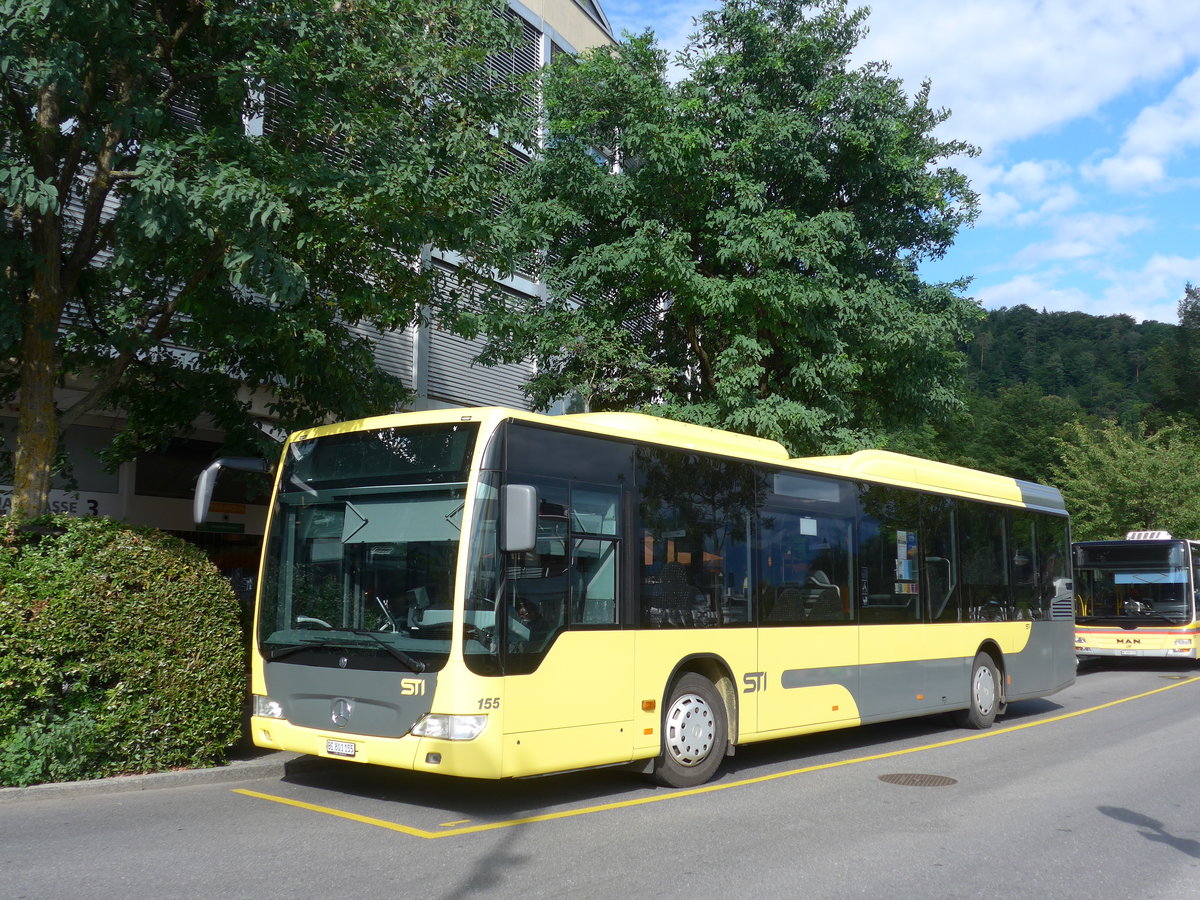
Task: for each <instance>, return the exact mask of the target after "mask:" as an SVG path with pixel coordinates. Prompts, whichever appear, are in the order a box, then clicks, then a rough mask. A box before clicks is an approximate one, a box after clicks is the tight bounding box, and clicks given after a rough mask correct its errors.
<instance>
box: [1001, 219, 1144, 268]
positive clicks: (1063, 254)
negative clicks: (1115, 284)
mask: <svg viewBox="0 0 1200 900" xmlns="http://www.w3.org/2000/svg"><path fill="white" fill-rule="evenodd" d="M1153 225H1154V223H1153V222H1152V221H1150V220H1149V219H1144V218H1140V217H1135V216H1123V215H1118V214H1115V213H1086V214H1082V215H1078V216H1069V217H1064V218H1061V219H1058V220H1057V221H1055V222H1054V223H1053V228H1054V233H1053V235H1052V236H1051V238H1050V240H1048V241H1043V242H1040V243H1036V244H1030V245H1029V246H1028V247H1026V248H1025V249H1024V250H1022V251H1021V252H1020V253H1018V254H1017V256H1016V262H1018V263H1021V264H1033V263H1043V262H1054V261H1057V260H1076V259H1086V258H1088V257H1094V256H1099V255H1101V254H1112V253H1113V252H1114V251H1115V250H1116V249H1117V248H1119V247H1120V246H1121V244H1122V242H1123V241H1124V240H1125V239H1126V238H1128V237H1129V236H1131V235H1134V234H1137V233H1138V232H1140V231H1145V230H1147V229H1149V228H1152V227H1153Z"/></svg>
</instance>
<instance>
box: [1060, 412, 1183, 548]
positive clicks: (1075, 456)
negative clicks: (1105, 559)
mask: <svg viewBox="0 0 1200 900" xmlns="http://www.w3.org/2000/svg"><path fill="white" fill-rule="evenodd" d="M1061 454H1062V462H1061V463H1060V464H1058V465H1056V466H1054V467H1053V468H1052V471H1051V477H1052V480H1053V483H1054V484H1055V485H1056V486H1057V487H1058V488H1059V489H1060V490H1061V491H1062V492H1063V496H1064V497H1065V499H1066V501H1067V508H1068V509H1069V510H1070V511H1071V515H1072V530H1073V532H1074V537H1075V539H1076V540H1104V539H1111V538H1119V537H1122V536H1123V535H1125V534H1126V533H1127V532H1129V531H1137V530H1158V529H1161V530H1165V531H1169V532H1171V533H1172V534H1174V535H1176V536H1179V537H1192V536H1194V535H1198V534H1200V436H1198V435H1197V434H1196V432H1195V431H1194V430H1193V429H1191V428H1189V427H1188V426H1186V425H1183V424H1179V423H1175V424H1171V425H1167V426H1165V427H1163V428H1161V429H1159V430H1158V431H1156V432H1154V433H1147V432H1146V430H1145V429H1144V428H1140V427H1139V428H1138V429H1136V430H1133V431H1131V430H1129V429H1126V428H1122V427H1121V426H1120V425H1119V424H1118V423H1116V422H1113V421H1109V422H1107V423H1105V424H1104V425H1103V426H1102V427H1101V428H1098V429H1097V428H1091V427H1088V426H1087V425H1085V424H1083V423H1073V424H1071V425H1069V426H1068V427H1067V430H1066V434H1065V436H1064V437H1063V438H1062V439H1061Z"/></svg>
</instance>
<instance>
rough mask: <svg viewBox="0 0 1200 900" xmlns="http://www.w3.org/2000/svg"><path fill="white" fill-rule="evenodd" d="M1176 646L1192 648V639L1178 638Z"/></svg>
mask: <svg viewBox="0 0 1200 900" xmlns="http://www.w3.org/2000/svg"><path fill="white" fill-rule="evenodd" d="M1175 646H1176V647H1190V646H1192V639H1191V638H1176V640H1175Z"/></svg>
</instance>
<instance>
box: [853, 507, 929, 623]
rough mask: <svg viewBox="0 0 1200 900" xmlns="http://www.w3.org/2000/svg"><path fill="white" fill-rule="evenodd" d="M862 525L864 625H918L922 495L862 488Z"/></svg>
mask: <svg viewBox="0 0 1200 900" xmlns="http://www.w3.org/2000/svg"><path fill="white" fill-rule="evenodd" d="M861 497H862V516H861V518H860V519H859V552H860V553H861V558H860V561H859V566H860V567H861V577H860V579H859V580H860V584H859V617H860V620H861V622H862V623H863V624H864V625H867V624H872V623H877V624H901V623H908V622H920V621H921V620H922V616H923V615H924V597H923V595H922V594H921V571H920V563H921V558H922V557H921V554H922V542H921V528H920V524H921V508H920V505H921V495H920V494H917V493H916V492H915V491H904V490H900V489H898V488H889V487H881V486H879V485H864V486H863V488H862V494H861Z"/></svg>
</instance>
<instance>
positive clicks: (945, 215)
mask: <svg viewBox="0 0 1200 900" xmlns="http://www.w3.org/2000/svg"><path fill="white" fill-rule="evenodd" d="M865 15H866V13H865V11H859V12H855V13H852V14H848V13H847V12H846V10H845V7H844V5H843V4H842V3H839V2H833V0H823V2H817V3H813V2H805V0H727V2H726V3H725V4H724V5H723V6H722V7H721V8H720V9H719V10H716V11H714V12H709V13H705V14H704V15H703V16H702V17H701V18H700V21H699V31H698V33H697V34H696V35H695V36H694V37H693V38H692V40H691V43H690V44H689V45H688V47H687V49H686V50H685V51H684V52H683V53H682V54H681V55H680V56H679V57H678V59H677V65H678V67H679V69H680V70H681V71H682V77H681V78H680V79H679V80H678V81H676V82H672V81H671V79H670V78H669V77H668V72H667V59H666V54H665V53H664V52H663V51H662V50H660V49H659V48H658V47H657V46H656V44H655V42H654V38H653V36H652V35H650V34H649V33H646V34H643V35H641V36H636V37H633V36H628V35H627V36H626V38H625V40H624V41H623V42H622V43H621V44H620V45H619V46H618V47H616V48H603V49H598V50H595V51H593V52H591V53H590V54H585V56H584V58H583V59H581V60H579V61H578V62H576V61H573V60H567V61H564V62H563V63H561V64H559V65H556V66H554V67H553V68H552V70H551V71H550V72H549V73H548V74H547V75H546V76H545V79H544V85H543V86H544V96H545V103H546V110H547V122H546V128H545V134H546V137H545V150H544V154H543V155H542V156H541V157H540V158H539V159H538V160H536V161H535V162H534V163H533V164H532V165H531V166H530V167H529V169H528V171H527V173H526V180H525V182H524V184H525V191H524V192H523V193H522V195H521V200H522V202H521V203H520V204H518V205H517V207H516V208H517V209H518V210H519V211H520V212H521V213H522V214H523V216H524V218H523V219H521V221H522V223H523V225H530V224H532V226H533V227H536V229H538V230H540V233H541V234H543V235H544V239H543V241H542V242H541V243H540V244H539V245H540V246H544V247H549V248H550V250H549V252H547V253H545V254H543V255H541V256H540V257H538V258H537V259H535V260H534V261H533V263H534V264H537V266H538V270H539V271H540V272H541V273H542V274H544V276H545V278H546V280H547V282H548V284H549V286H550V291H551V297H550V299H549V300H548V301H545V302H543V303H542V304H541V305H540V306H535V307H533V308H520V309H510V310H509V313H508V317H507V319H504V320H503V321H502V323H501V324H502V327H501V328H500V329H499V331H498V332H497V337H498V339H499V340H502V341H503V343H504V348H505V349H504V350H503V351H501V352H499V356H501V357H503V358H509V359H516V358H520V357H524V356H529V357H532V358H534V359H535V360H537V361H538V362H539V364H540V371H541V372H542V373H543V376H544V377H543V379H542V381H541V382H539V383H538V385H537V391H536V393H535V395H536V396H537V397H538V399H539V400H544V398H545V397H546V395H547V394H548V393H550V389H549V386H548V381H547V378H546V377H545V373H549V372H556V373H559V374H560V375H561V376H562V377H561V379H560V380H559V382H558V384H557V393H559V394H566V393H569V392H570V391H572V390H577V389H586V390H588V391H589V392H590V395H591V398H592V406H593V407H594V408H614V407H622V408H628V407H641V408H643V409H646V410H648V411H655V412H660V413H662V414H667V415H671V416H673V417H676V418H679V419H683V420H687V421H693V422H698V423H701V424H707V425H719V426H724V427H728V428H732V429H735V430H739V431H744V432H749V433H753V434H758V435H760V436H763V437H769V438H775V439H778V440H782V441H784V442H785V443H786V444H787V445H788V446H789V447H790V448H791V449H792V450H793V451H794V452H798V453H799V452H815V451H819V450H829V449H841V448H845V447H848V446H855V445H861V444H863V443H865V442H868V441H871V440H874V439H875V438H876V436H877V435H878V434H880V433H882V432H883V431H884V430H886V429H887V428H889V427H891V426H892V425H893V424H895V423H902V422H908V421H920V420H922V419H924V418H926V417H928V416H931V415H932V416H935V417H937V416H944V415H945V414H947V413H948V412H949V411H950V410H952V409H953V408H954V407H955V406H956V404H957V402H958V400H957V378H958V374H959V369H960V366H961V356H960V354H959V353H958V351H957V348H956V346H955V340H956V338H959V337H962V336H964V335H965V333H966V332H967V330H968V329H969V328H970V327H971V326H972V324H973V323H974V322H975V321H976V319H977V318H978V316H979V310H978V307H977V306H976V305H975V304H974V303H973V302H971V301H970V300H968V299H965V298H963V297H961V296H960V295H959V292H958V291H959V289H960V288H961V287H962V285H961V284H927V283H925V282H923V281H922V280H921V277H920V275H919V272H918V267H919V265H920V263H921V262H922V261H924V260H927V259H931V258H935V257H938V256H940V255H942V254H943V253H944V252H945V250H946V249H947V248H948V247H949V245H950V243H951V241H952V239H953V237H954V235H955V233H956V232H957V230H958V229H959V228H960V227H961V226H963V225H965V224H967V223H968V222H970V221H971V220H972V219H973V218H974V216H975V213H976V195H975V194H974V192H972V191H971V189H970V187H969V186H968V184H967V181H966V179H965V177H964V176H963V175H962V174H961V173H959V172H957V171H956V170H954V169H953V168H949V167H947V166H945V165H943V161H944V160H945V159H946V158H947V157H951V156H954V155H956V154H970V153H973V152H974V150H973V148H971V147H969V146H968V145H966V144H963V143H960V142H956V141H942V140H939V139H937V138H935V137H933V135H932V132H933V130H934V128H935V127H936V126H938V125H939V124H940V123H942V122H943V121H944V120H945V119H946V118H947V115H948V114H947V113H945V112H944V111H938V110H934V109H931V108H930V107H929V105H928V85H924V86H923V87H922V88H921V89H920V90H918V91H917V92H916V94H915V96H914V97H913V98H912V99H911V100H909V99H908V98H907V97H906V95H905V93H904V91H903V89H902V86H901V84H900V83H899V82H898V81H896V80H895V79H893V78H891V77H889V75H888V69H887V66H886V65H884V64H881V63H871V64H868V65H865V66H863V67H861V68H858V69H851V68H850V67H849V64H848V59H849V55H850V52H851V51H852V50H853V48H854V46H855V44H856V43H857V41H858V40H859V38H860V37H861V35H862V33H863V22H864V17H865ZM545 317H549V318H551V319H552V320H553V321H555V322H556V323H559V325H558V327H555V328H554V329H548V330H541V323H542V322H543V321H544V320H545ZM572 318H574V319H576V320H577V321H579V322H580V323H584V324H585V325H586V326H587V327H595V324H596V322H598V321H601V322H604V323H607V324H606V327H605V328H604V329H602V330H603V331H604V332H605V333H606V334H614V333H615V332H616V330H617V329H618V328H624V329H625V331H626V342H627V344H626V351H627V352H626V353H625V357H626V358H627V359H628V360H629V361H630V363H631V365H632V366H633V367H634V370H629V369H626V370H624V371H625V372H626V374H628V375H631V377H629V378H619V379H615V381H614V384H615V387H614V389H613V390H611V391H608V390H605V389H604V388H603V386H602V385H601V386H600V387H599V388H598V387H597V382H596V380H595V379H594V378H592V376H591V375H590V374H588V373H589V369H588V367H587V366H586V365H585V364H584V362H583V361H581V360H580V359H579V356H580V354H581V353H585V352H586V349H585V348H581V347H579V346H578V345H577V344H573V343H572V342H570V341H564V340H563V339H562V335H563V333H564V332H569V331H570V328H569V327H565V328H564V327H562V323H564V322H569V321H570V320H571V319H572ZM498 321H499V318H498ZM619 358H620V357H619V356H618V357H617V359H618V361H619ZM651 369H653V370H654V371H659V370H662V369H665V370H667V371H669V372H670V373H671V374H670V377H669V378H667V379H659V380H657V381H654V382H653V383H651V382H649V381H647V380H646V379H639V378H637V377H632V376H634V375H636V371H642V372H645V371H649V370H651Z"/></svg>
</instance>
